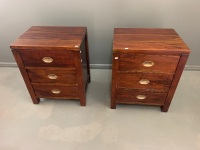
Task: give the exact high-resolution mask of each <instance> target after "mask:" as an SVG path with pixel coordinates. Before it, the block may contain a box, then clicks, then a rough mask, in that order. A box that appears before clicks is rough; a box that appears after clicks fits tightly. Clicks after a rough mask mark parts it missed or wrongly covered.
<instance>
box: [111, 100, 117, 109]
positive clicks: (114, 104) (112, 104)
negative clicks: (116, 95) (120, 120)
mask: <svg viewBox="0 0 200 150" xmlns="http://www.w3.org/2000/svg"><path fill="white" fill-rule="evenodd" d="M110 108H111V109H116V102H115V100H111V107H110Z"/></svg>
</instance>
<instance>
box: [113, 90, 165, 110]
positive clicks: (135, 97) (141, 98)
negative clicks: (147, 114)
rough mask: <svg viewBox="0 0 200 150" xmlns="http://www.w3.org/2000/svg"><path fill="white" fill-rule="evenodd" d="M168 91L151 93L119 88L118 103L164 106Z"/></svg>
mask: <svg viewBox="0 0 200 150" xmlns="http://www.w3.org/2000/svg"><path fill="white" fill-rule="evenodd" d="M166 97H167V93H151V92H146V91H143V90H135V89H118V90H117V100H116V103H121V104H145V105H157V106H163V105H164V101H165V99H166Z"/></svg>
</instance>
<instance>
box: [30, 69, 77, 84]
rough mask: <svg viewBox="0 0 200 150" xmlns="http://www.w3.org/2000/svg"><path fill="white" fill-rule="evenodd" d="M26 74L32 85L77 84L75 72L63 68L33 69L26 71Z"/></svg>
mask: <svg viewBox="0 0 200 150" xmlns="http://www.w3.org/2000/svg"><path fill="white" fill-rule="evenodd" d="M27 73H28V75H29V78H30V80H31V82H32V83H64V84H76V83H77V75H76V71H75V70H67V69H64V68H48V69H46V68H44V69H37V68H34V69H28V70H27Z"/></svg>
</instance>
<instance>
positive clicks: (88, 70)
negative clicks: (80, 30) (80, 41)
mask: <svg viewBox="0 0 200 150" xmlns="http://www.w3.org/2000/svg"><path fill="white" fill-rule="evenodd" d="M85 49H86V63H87V74H88V83H90V82H91V75H90V59H89V46H88V36H87V32H86V35H85Z"/></svg>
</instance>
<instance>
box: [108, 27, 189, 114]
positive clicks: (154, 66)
mask: <svg viewBox="0 0 200 150" xmlns="http://www.w3.org/2000/svg"><path fill="white" fill-rule="evenodd" d="M189 53H190V49H189V48H188V47H187V45H186V44H185V43H184V42H183V40H182V39H181V38H180V36H179V35H178V34H177V33H176V32H175V30H174V29H156V28H154V29H148V28H144V29H143V28H116V29H114V41H113V68H112V94H111V108H112V109H115V108H116V104H143V105H156V106H161V108H162V109H161V110H162V111H163V112H167V111H168V109H169V106H170V103H171V101H172V98H173V95H174V93H175V90H176V87H177V85H178V82H179V79H180V77H181V74H182V72H183V69H184V66H185V64H186V61H187V58H188V56H189ZM145 62H151V66H145V65H144V63H145ZM152 62H153V63H152ZM142 80H146V81H148V83H147V84H142V83H144V82H142V83H141V82H140V81H142Z"/></svg>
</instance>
